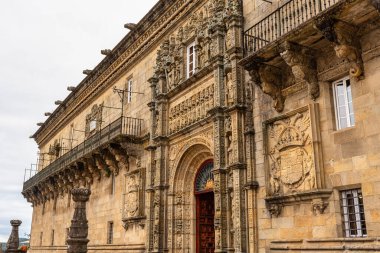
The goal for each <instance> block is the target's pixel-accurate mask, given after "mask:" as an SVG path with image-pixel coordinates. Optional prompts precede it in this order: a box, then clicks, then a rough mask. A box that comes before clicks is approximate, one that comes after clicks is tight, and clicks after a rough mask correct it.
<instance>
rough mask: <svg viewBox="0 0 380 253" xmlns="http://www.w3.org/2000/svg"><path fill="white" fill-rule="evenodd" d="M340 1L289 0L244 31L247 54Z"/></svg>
mask: <svg viewBox="0 0 380 253" xmlns="http://www.w3.org/2000/svg"><path fill="white" fill-rule="evenodd" d="M340 1H342V0H290V1H288V2H287V3H285V4H283V5H282V6H280V7H279V8H277V9H276V10H275V11H273V12H272V13H270V14H269V15H268V16H266V17H265V18H264V19H262V20H261V21H259V22H258V23H256V24H255V25H254V26H252V27H251V28H249V29H248V30H247V31H245V32H244V49H245V54H246V55H248V54H251V53H254V52H256V51H257V50H259V49H260V48H263V47H264V46H266V45H267V44H269V43H270V42H272V41H275V40H276V39H278V38H279V37H281V36H283V35H285V34H286V33H288V32H290V31H292V30H294V29H296V28H297V27H298V26H300V25H301V24H303V23H305V22H306V21H308V20H310V19H311V18H313V17H315V16H317V15H318V14H319V13H321V12H322V11H324V10H327V9H329V8H330V7H332V6H334V5H335V4H337V3H338V2H340Z"/></svg>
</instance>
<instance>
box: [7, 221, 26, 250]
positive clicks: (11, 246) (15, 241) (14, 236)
mask: <svg viewBox="0 0 380 253" xmlns="http://www.w3.org/2000/svg"><path fill="white" fill-rule="evenodd" d="M21 223H22V222H21V221H20V220H11V225H12V232H11V235H10V236H9V239H8V242H7V249H6V250H5V252H6V253H12V252H15V253H16V252H17V253H18V252H21V251H20V250H18V246H19V243H20V241H19V237H18V227H19V226H20V225H21Z"/></svg>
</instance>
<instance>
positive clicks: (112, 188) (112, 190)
mask: <svg viewBox="0 0 380 253" xmlns="http://www.w3.org/2000/svg"><path fill="white" fill-rule="evenodd" d="M114 194H115V174H113V173H112V176H111V195H114Z"/></svg>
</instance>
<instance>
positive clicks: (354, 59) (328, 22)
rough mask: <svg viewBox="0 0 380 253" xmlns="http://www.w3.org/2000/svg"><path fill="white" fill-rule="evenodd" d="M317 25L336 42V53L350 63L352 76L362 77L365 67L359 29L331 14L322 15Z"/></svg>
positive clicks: (324, 34) (327, 36)
mask: <svg viewBox="0 0 380 253" xmlns="http://www.w3.org/2000/svg"><path fill="white" fill-rule="evenodd" d="M315 27H316V28H317V29H318V30H320V31H321V32H322V34H323V36H324V37H325V38H326V39H327V40H329V41H331V42H332V43H333V44H334V50H335V53H336V55H337V56H338V57H339V58H342V59H345V60H347V61H348V62H349V63H350V75H351V77H354V78H356V79H358V78H360V77H361V76H362V75H363V71H364V68H363V59H362V55H361V54H362V49H361V45H360V41H359V37H358V36H357V31H358V29H357V28H356V27H354V26H353V25H351V24H348V23H345V22H342V21H338V20H335V19H334V18H332V17H331V16H322V17H321V18H319V19H317V20H316V22H315Z"/></svg>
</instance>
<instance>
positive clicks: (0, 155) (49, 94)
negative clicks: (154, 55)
mask: <svg viewBox="0 0 380 253" xmlns="http://www.w3.org/2000/svg"><path fill="white" fill-rule="evenodd" d="M156 2H157V0H141V1H131V0H112V1H101V0H80V1H78V0H65V1H62V0H60V1H58V0H55V1H52V0H0V172H1V174H0V242H1V241H6V240H7V239H8V236H9V234H10V224H9V220H10V219H15V218H17V219H21V220H22V221H23V224H22V225H21V229H20V236H23V235H24V233H29V230H30V223H31V214H32V208H31V207H30V204H29V203H27V202H26V200H25V199H24V198H23V197H22V195H21V193H20V192H21V190H22V183H23V177H24V168H27V167H28V168H29V167H30V164H31V163H34V162H35V161H36V157H37V155H36V154H37V146H36V144H35V143H34V140H32V139H29V138H28V137H29V136H30V135H31V134H33V133H34V132H35V131H36V130H37V126H36V123H37V122H42V121H44V120H45V117H44V116H43V113H44V112H48V111H53V110H54V109H55V107H56V106H55V105H54V101H55V100H58V99H60V100H63V99H64V98H65V97H66V96H67V94H68V91H67V90H66V87H67V86H75V85H77V84H78V83H79V82H80V81H81V80H82V79H83V78H84V76H83V74H82V73H81V72H82V70H83V69H87V68H88V69H92V68H93V67H95V65H97V63H99V62H100V61H101V59H102V58H103V56H102V55H101V54H100V50H101V49H106V48H109V49H112V48H113V47H114V46H115V45H116V44H117V43H118V42H119V41H120V40H121V39H122V38H123V37H124V36H125V35H126V33H127V32H128V30H126V29H124V28H123V24H124V23H137V22H138V21H139V20H140V19H141V18H142V17H143V16H144V15H145V14H146V13H147V12H148V10H149V9H150V8H151V7H153V5H154V4H155V3H156Z"/></svg>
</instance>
